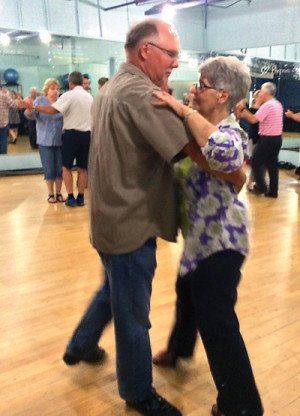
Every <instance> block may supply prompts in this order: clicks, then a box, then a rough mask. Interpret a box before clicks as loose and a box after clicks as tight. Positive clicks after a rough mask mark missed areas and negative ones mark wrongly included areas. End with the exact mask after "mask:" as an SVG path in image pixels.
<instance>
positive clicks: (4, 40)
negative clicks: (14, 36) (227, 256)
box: [0, 33, 10, 46]
mask: <svg viewBox="0 0 300 416" xmlns="http://www.w3.org/2000/svg"><path fill="white" fill-rule="evenodd" d="M0 43H1V45H3V46H8V45H9V44H10V37H9V36H8V34H7V33H1V34H0Z"/></svg>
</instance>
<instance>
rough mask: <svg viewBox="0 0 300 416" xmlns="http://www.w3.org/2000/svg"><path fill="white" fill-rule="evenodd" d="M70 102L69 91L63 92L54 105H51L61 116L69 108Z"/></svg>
mask: <svg viewBox="0 0 300 416" xmlns="http://www.w3.org/2000/svg"><path fill="white" fill-rule="evenodd" d="M70 104H71V101H70V97H69V91H67V92H65V93H64V94H63V95H61V96H60V97H59V98H58V100H57V101H55V103H53V104H51V105H52V107H53V108H55V110H57V111H59V112H60V113H61V114H65V113H66V112H67V111H68V109H69V107H70Z"/></svg>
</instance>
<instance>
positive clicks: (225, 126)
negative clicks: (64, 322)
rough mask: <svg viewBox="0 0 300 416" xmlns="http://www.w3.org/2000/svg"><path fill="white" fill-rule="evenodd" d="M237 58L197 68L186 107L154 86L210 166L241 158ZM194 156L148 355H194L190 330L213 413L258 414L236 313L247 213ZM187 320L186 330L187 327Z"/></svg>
mask: <svg viewBox="0 0 300 416" xmlns="http://www.w3.org/2000/svg"><path fill="white" fill-rule="evenodd" d="M250 82H251V79H250V75H249V70H248V68H247V67H245V66H244V65H243V64H242V63H241V62H240V61H239V60H238V59H236V58H233V57H217V58H211V59H208V60H207V61H205V62H204V63H203V64H202V65H201V67H200V79H199V83H198V84H197V85H195V86H194V87H193V90H192V94H193V103H192V107H193V108H190V107H187V106H185V105H183V104H181V103H179V102H178V101H176V100H175V99H174V98H173V97H171V96H169V95H168V94H166V93H164V92H155V93H154V95H155V96H156V97H157V98H159V100H160V103H157V104H156V105H168V106H170V107H171V108H172V109H173V110H174V111H175V112H176V113H177V114H178V116H180V117H182V118H183V119H184V120H185V122H186V123H187V125H188V127H189V129H190V130H191V132H192V134H193V136H194V137H195V139H196V141H197V143H198V145H199V146H200V148H201V152H202V155H203V156H204V157H205V159H206V162H207V164H208V168H209V169H212V170H215V171H222V172H232V171H235V170H237V169H239V168H240V167H241V166H242V164H243V161H244V152H245V149H246V146H247V141H248V138H247V135H246V134H245V133H244V131H243V130H242V129H241V128H240V126H239V124H238V123H237V121H236V119H235V116H234V115H233V114H232V112H233V110H234V108H235V105H236V104H237V103H238V102H239V101H240V100H241V99H242V98H244V97H245V96H246V94H247V91H248V89H249V86H250ZM209 169H208V171H207V170H202V169H200V168H199V167H198V166H197V165H196V164H194V163H192V164H191V167H190V169H189V171H188V173H187V177H186V182H185V194H186V197H187V207H188V221H189V224H188V230H187V234H186V236H185V244H184V251H183V255H182V258H181V262H180V268H179V278H178V281H177V296H178V298H177V305H176V306H177V313H176V317H177V321H176V323H175V326H174V328H173V331H172V334H171V336H170V339H169V344H168V348H167V350H165V351H162V352H161V353H160V354H158V356H156V357H154V362H155V363H156V364H158V365H160V364H164V365H166V364H169V365H174V364H175V363H176V360H177V359H178V358H180V357H186V356H189V355H191V354H192V352H193V347H194V343H195V336H194V334H195V331H196V330H197V329H198V331H199V333H200V336H201V338H202V342H203V344H204V347H205V350H206V354H207V358H208V361H209V365H210V369H211V373H212V376H213V379H214V382H215V385H216V388H217V391H218V397H217V403H216V404H215V405H214V406H213V408H212V415H214V416H261V415H262V414H263V408H262V404H261V400H260V397H259V393H258V391H257V388H256V384H255V380H254V376H253V373H252V369H251V365H250V361H249V358H248V354H247V350H246V347H245V344H244V341H243V338H242V335H241V334H240V331H239V321H238V318H237V316H236V314H235V310H234V307H235V304H236V300H237V286H238V284H239V281H240V277H241V273H240V269H241V267H242V265H243V263H244V259H245V256H246V255H247V253H248V220H247V213H246V209H245V206H244V205H243V203H242V202H241V201H240V200H239V199H238V193H237V191H236V189H235V188H234V186H233V185H232V184H230V183H228V182H226V181H225V180H223V179H220V178H218V177H215V176H213V175H212V174H211V173H209ZM187 327H188V330H186V329H187Z"/></svg>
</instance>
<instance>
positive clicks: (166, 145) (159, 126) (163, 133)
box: [128, 91, 191, 163]
mask: <svg viewBox="0 0 300 416" xmlns="http://www.w3.org/2000/svg"><path fill="white" fill-rule="evenodd" d="M152 102H153V98H152V91H151V92H150V93H148V94H147V96H145V97H144V98H143V100H142V104H141V106H137V105H136V104H135V105H133V104H129V107H128V108H129V111H130V115H131V119H132V122H133V123H134V124H135V126H136V128H137V129H138V130H139V131H140V133H141V134H142V136H143V137H144V139H145V140H146V141H147V142H148V144H149V145H150V146H151V147H153V148H154V149H155V150H156V151H157V153H159V154H160V156H161V157H162V158H163V159H165V160H166V161H167V162H169V163H170V162H172V161H173V160H174V158H175V157H176V156H177V155H178V154H179V153H180V152H181V151H182V149H183V148H184V147H185V146H186V145H187V144H188V142H189V140H191V134H190V132H189V130H188V129H187V128H186V126H185V125H184V123H183V121H182V120H181V119H180V117H178V116H177V115H176V114H175V113H174V112H173V111H172V110H171V109H169V108H165V107H155V106H154V105H153V104H152Z"/></svg>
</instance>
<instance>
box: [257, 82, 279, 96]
mask: <svg viewBox="0 0 300 416" xmlns="http://www.w3.org/2000/svg"><path fill="white" fill-rule="evenodd" d="M261 89H262V90H264V91H267V92H268V93H269V94H270V95H272V97H275V94H276V91H277V88H276V85H275V84H274V83H273V82H265V83H264V84H263V85H262V86H261Z"/></svg>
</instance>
